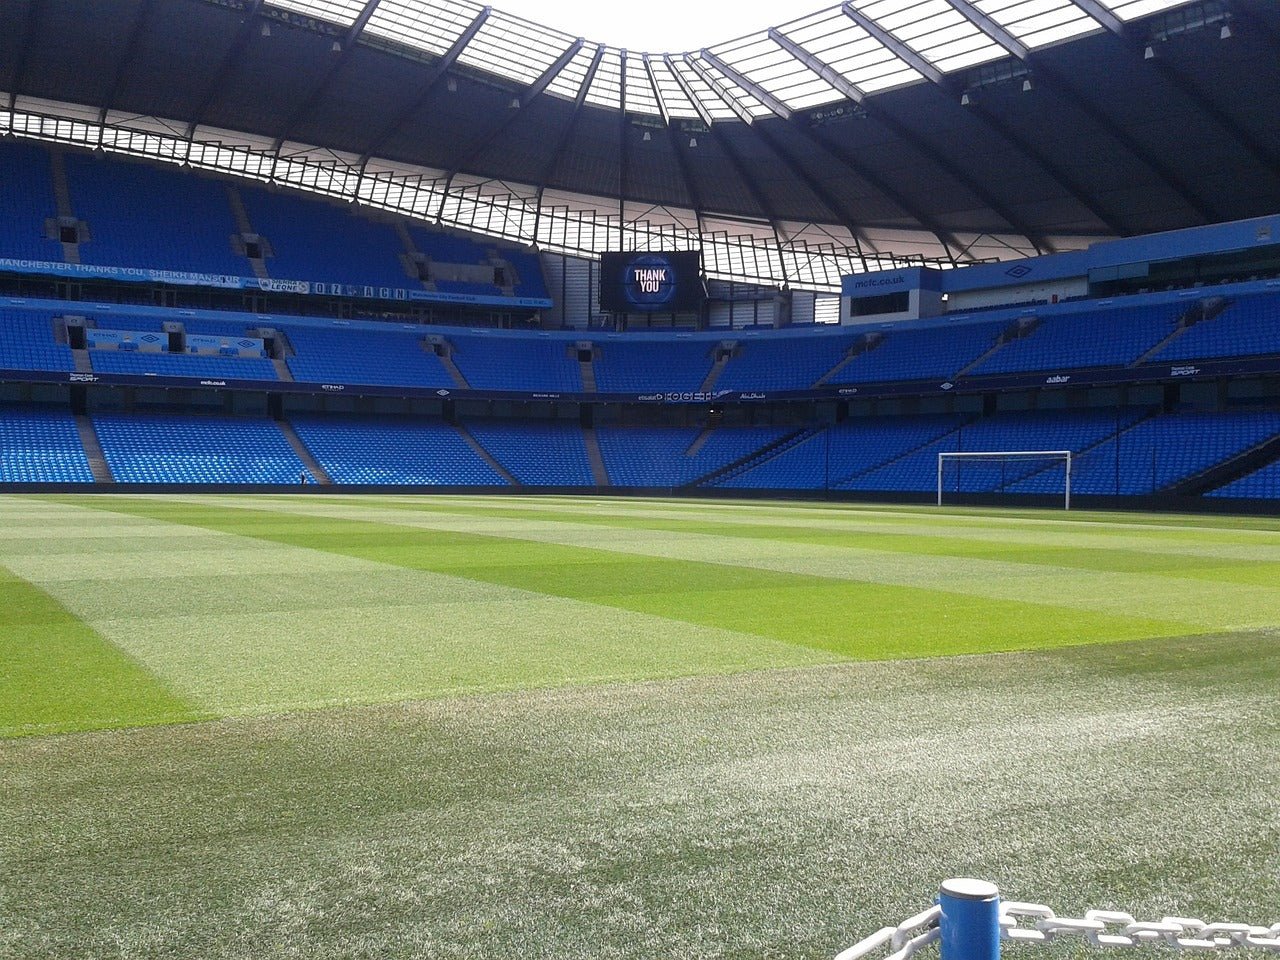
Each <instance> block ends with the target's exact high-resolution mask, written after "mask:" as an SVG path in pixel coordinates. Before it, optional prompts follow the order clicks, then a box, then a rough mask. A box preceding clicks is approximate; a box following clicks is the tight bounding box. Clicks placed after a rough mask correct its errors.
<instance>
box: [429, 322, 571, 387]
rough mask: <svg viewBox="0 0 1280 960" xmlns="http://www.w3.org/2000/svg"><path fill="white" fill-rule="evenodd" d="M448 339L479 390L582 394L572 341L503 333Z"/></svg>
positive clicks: (459, 365)
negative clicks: (571, 353) (513, 335)
mask: <svg viewBox="0 0 1280 960" xmlns="http://www.w3.org/2000/svg"><path fill="white" fill-rule="evenodd" d="M448 337H449V341H450V343H452V344H453V348H454V349H453V353H452V355H451V357H450V359H452V360H453V362H454V364H455V365H456V366H457V368H458V369H459V370H460V371H461V372H462V375H463V377H465V378H466V381H467V383H468V384H470V385H471V386H472V387H473V388H474V389H476V390H525V391H538V392H543V391H546V392H550V393H581V392H582V373H581V371H580V370H579V367H578V361H577V360H575V359H574V358H573V357H572V356H571V355H570V352H571V350H572V347H573V344H572V343H570V342H566V341H564V340H551V339H546V340H544V339H541V338H537V337H526V336H517V337H511V336H503V335H501V334H493V335H487V334H472V335H467V334H463V333H450V334H449V335H448ZM450 385H452V383H450Z"/></svg>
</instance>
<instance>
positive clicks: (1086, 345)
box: [970, 303, 1187, 376]
mask: <svg viewBox="0 0 1280 960" xmlns="http://www.w3.org/2000/svg"><path fill="white" fill-rule="evenodd" d="M1186 309H1187V307H1186V304H1182V303H1166V304H1160V305H1157V306H1137V307H1135V306H1127V305H1122V306H1118V307H1115V308H1111V309H1098V310H1091V311H1084V312H1081V313H1068V314H1059V315H1055V316H1050V317H1046V318H1045V319H1044V320H1043V321H1041V323H1040V325H1039V326H1038V327H1036V329H1035V330H1033V331H1032V332H1031V333H1030V334H1029V335H1028V336H1025V337H1021V338H1020V339H1017V340H1014V341H1012V342H1011V343H1006V344H1005V345H1004V346H1002V347H1001V348H1000V349H999V350H997V351H996V352H995V353H993V354H992V355H991V356H990V357H988V358H987V359H986V360H984V361H982V363H980V364H978V366H977V367H975V368H974V369H973V370H971V371H970V373H971V374H972V375H973V376H983V375H986V374H996V373H1019V372H1022V371H1024V370H1067V369H1072V368H1077V367H1103V366H1123V365H1124V364H1127V363H1132V362H1134V361H1135V360H1137V359H1138V358H1139V357H1140V356H1142V354H1144V353H1145V352H1146V351H1148V350H1150V349H1151V348H1152V347H1154V346H1155V345H1156V344H1157V343H1159V342H1160V341H1161V340H1163V339H1164V338H1165V337H1167V336H1168V335H1169V334H1171V333H1173V331H1174V330H1175V329H1176V326H1177V321H1178V318H1179V317H1180V316H1181V315H1182V313H1183V312H1184V311H1185V310H1186Z"/></svg>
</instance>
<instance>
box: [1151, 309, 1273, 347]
mask: <svg viewBox="0 0 1280 960" xmlns="http://www.w3.org/2000/svg"><path fill="white" fill-rule="evenodd" d="M1275 354H1280V295H1277V294H1266V295H1264V296H1252V297H1245V298H1243V299H1240V300H1237V301H1236V302H1234V303H1232V304H1230V305H1229V306H1228V307H1227V308H1226V309H1225V310H1223V311H1222V313H1220V314H1218V315H1217V316H1216V317H1214V318H1213V319H1211V320H1202V321H1201V322H1200V323H1197V324H1195V325H1193V326H1191V327H1190V328H1188V329H1187V331H1186V333H1183V334H1182V335H1181V336H1179V337H1178V338H1177V339H1176V340H1174V341H1172V342H1171V343H1169V345H1168V346H1166V347H1165V348H1164V349H1163V350H1161V351H1160V352H1159V353H1157V354H1156V355H1155V356H1154V357H1152V358H1151V359H1152V361H1153V362H1160V363H1168V362H1171V361H1178V360H1208V359H1212V358H1214V357H1251V356H1266V355H1275Z"/></svg>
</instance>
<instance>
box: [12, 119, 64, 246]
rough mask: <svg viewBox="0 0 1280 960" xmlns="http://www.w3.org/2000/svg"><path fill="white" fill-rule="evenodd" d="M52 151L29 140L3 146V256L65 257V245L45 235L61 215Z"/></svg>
mask: <svg viewBox="0 0 1280 960" xmlns="http://www.w3.org/2000/svg"><path fill="white" fill-rule="evenodd" d="M57 215H58V205H57V201H55V199H54V196H53V178H52V174H51V173H50V170H49V154H48V153H47V152H46V151H45V150H43V149H41V148H40V147H34V146H29V145H27V144H25V143H14V144H6V145H5V146H4V147H3V148H0V258H5V259H15V260H44V261H51V262H53V263H60V262H61V261H62V245H61V244H60V243H58V241H56V240H50V239H48V238H47V237H45V235H44V226H45V221H46V220H47V219H49V218H51V217H57Z"/></svg>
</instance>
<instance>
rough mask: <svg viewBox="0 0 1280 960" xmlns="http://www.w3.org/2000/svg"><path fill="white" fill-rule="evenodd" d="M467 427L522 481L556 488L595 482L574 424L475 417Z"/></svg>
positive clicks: (588, 485)
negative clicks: (479, 418) (506, 420)
mask: <svg viewBox="0 0 1280 960" xmlns="http://www.w3.org/2000/svg"><path fill="white" fill-rule="evenodd" d="M467 430H469V431H470V433H471V435H472V436H473V437H475V439H476V440H477V441H478V442H479V444H480V445H481V446H482V447H484V448H485V450H487V451H488V452H489V455H490V456H491V457H493V458H494V459H495V460H497V461H498V462H499V463H500V464H502V465H503V466H504V467H506V468H507V471H508V472H509V473H511V475H512V476H514V477H515V478H516V479H517V480H519V481H520V482H521V483H523V484H526V485H528V486H558V487H566V486H567V487H590V486H592V485H594V484H595V480H594V479H593V478H592V476H591V461H590V460H589V459H588V458H587V447H586V444H585V443H584V442H583V439H582V428H581V427H579V426H578V425H577V424H576V423H549V422H546V421H541V420H538V421H524V422H518V423H507V422H503V421H485V420H477V421H475V422H472V423H468V424H467Z"/></svg>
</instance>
